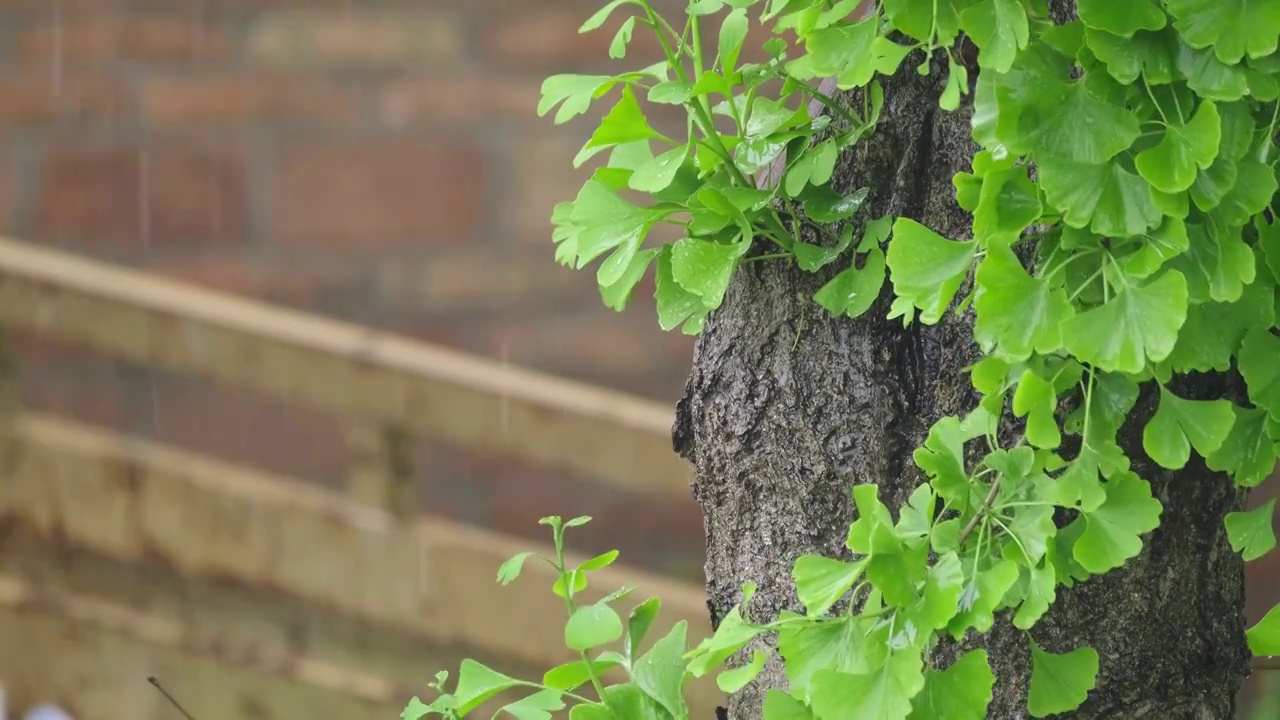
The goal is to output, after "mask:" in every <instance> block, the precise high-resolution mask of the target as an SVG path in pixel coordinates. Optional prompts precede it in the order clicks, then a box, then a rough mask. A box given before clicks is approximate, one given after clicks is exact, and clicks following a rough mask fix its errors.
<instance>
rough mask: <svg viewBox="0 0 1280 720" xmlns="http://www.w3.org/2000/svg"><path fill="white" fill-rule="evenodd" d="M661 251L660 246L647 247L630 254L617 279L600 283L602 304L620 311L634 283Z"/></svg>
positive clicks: (637, 281) (629, 295)
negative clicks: (607, 282)
mask: <svg viewBox="0 0 1280 720" xmlns="http://www.w3.org/2000/svg"><path fill="white" fill-rule="evenodd" d="M660 252H662V249H661V248H649V249H648V250H640V251H637V252H636V253H635V254H634V255H632V256H631V261H630V262H629V263H628V264H627V267H626V269H624V270H623V271H622V272H621V273H620V274H619V275H618V279H617V280H615V281H613V282H612V283H610V284H606V285H600V298H601V299H602V300H603V301H604V304H605V305H606V306H608V307H610V308H612V309H614V310H617V311H619V312H621V311H622V310H623V309H625V308H626V307H627V302H628V301H629V300H630V299H631V293H632V292H634V291H635V289H636V285H637V284H638V283H639V282H640V280H641V279H643V278H644V274H645V272H647V271H648V270H649V265H650V263H652V262H653V259H654V258H656V257H658V253H660Z"/></svg>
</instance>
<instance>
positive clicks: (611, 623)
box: [564, 603, 622, 650]
mask: <svg viewBox="0 0 1280 720" xmlns="http://www.w3.org/2000/svg"><path fill="white" fill-rule="evenodd" d="M620 637H622V619H621V618H619V617H618V613H617V612H616V611H614V609H613V608H611V607H609V606H608V605H606V604H604V603H594V604H592V605H583V606H581V607H579V608H578V609H577V610H575V611H574V613H573V615H571V616H570V617H569V622H568V623H566V624H565V626H564V644H565V646H566V647H568V648H569V649H570V650H590V649H591V648H594V647H599V646H601V645H604V644H606V643H611V642H613V641H614V640H617V639H618V638H620Z"/></svg>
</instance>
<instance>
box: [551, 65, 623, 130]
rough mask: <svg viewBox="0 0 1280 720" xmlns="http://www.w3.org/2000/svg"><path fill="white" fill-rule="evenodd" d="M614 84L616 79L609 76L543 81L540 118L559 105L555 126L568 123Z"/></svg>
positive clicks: (563, 76)
mask: <svg viewBox="0 0 1280 720" xmlns="http://www.w3.org/2000/svg"><path fill="white" fill-rule="evenodd" d="M613 82H614V79H613V78H612V77H610V76H608V75H568V74H566V75H552V76H551V77H549V78H547V79H546V80H543V81H542V99H541V100H540V101H539V102H538V117H543V116H545V115H546V114H547V113H548V112H550V111H551V109H552V108H554V107H555V106H557V105H559V106H560V110H559V111H557V112H556V116H555V124H557V125H560V124H562V123H566V122H568V121H569V120H571V119H573V118H575V117H577V116H579V115H581V114H582V113H584V112H586V111H587V109H588V108H590V107H591V101H592V100H593V99H594V98H595V97H596V95H597V93H598V92H599V91H600V90H601V89H602V88H605V87H608V86H609V85H611V84H612V83H613Z"/></svg>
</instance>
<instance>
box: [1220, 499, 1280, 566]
mask: <svg viewBox="0 0 1280 720" xmlns="http://www.w3.org/2000/svg"><path fill="white" fill-rule="evenodd" d="M1275 511H1276V499H1275V498H1271V499H1270V500H1268V501H1267V502H1266V503H1265V504H1263V505H1259V506H1258V507H1256V508H1254V509H1252V510H1248V511H1245V512H1230V513H1227V516H1226V517H1225V518H1224V520H1223V523H1224V524H1225V525H1226V528H1227V540H1228V541H1230V542H1231V549H1232V550H1235V551H1236V552H1238V553H1240V556H1241V557H1243V558H1244V560H1245V562H1249V561H1251V560H1257V559H1258V558H1260V557H1262V556H1263V555H1266V554H1267V553H1269V552H1271V549H1272V548H1274V547H1275V546H1276V533H1275V527H1274V518H1275Z"/></svg>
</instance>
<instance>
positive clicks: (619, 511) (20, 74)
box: [0, 0, 1280, 617]
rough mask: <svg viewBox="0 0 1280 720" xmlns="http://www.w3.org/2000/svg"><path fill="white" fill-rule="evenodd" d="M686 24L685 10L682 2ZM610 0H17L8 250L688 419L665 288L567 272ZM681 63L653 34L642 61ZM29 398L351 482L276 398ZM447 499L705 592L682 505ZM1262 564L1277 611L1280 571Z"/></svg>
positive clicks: (25, 362) (42, 375)
mask: <svg viewBox="0 0 1280 720" xmlns="http://www.w3.org/2000/svg"><path fill="white" fill-rule="evenodd" d="M664 2H665V4H667V5H672V6H674V5H675V4H678V0H664ZM598 6H599V0H540V1H539V2H530V1H529V0H453V1H450V2H446V1H444V0H435V1H434V2H433V1H430V0H0V231H3V232H4V233H6V234H9V235H14V236H17V237H20V238H25V239H30V240H35V241H39V242H42V243H47V244H49V245H52V246H57V247H63V248H67V249H70V250H74V251H76V252H80V253H84V254H87V255H91V256H95V257H100V258H104V259H109V260H112V261H115V262H120V263H126V264H129V265H133V266H136V267H140V268H144V269H147V270H152V271H156V272H160V273H165V274H168V275H171V276H175V277H180V278H185V279H188V280H191V281H194V282H197V283H200V284H204V285H208V286H212V287H215V288H220V289H223V290H229V291H232V292H237V293H242V294H245V295H249V296H253V297H258V298H262V299H265V300H268V301H271V302H276V303H282V304H285V305H289V306H293V307H298V308H304V309H307V310H310V311H315V312H320V313H323V314H326V315H331V316H335V317H339V318H343V319H347V320H353V321H357V322H361V323H366V324H369V325H374V326H377V327H381V328H384V329H387V330H392V331H395V332H400V333H405V334H408V335H412V336H415V337H419V338H422V339H425V340H429V341H432V342H439V343H444V344H447V345H451V346H454V347H458V348H462V349H465V350H468V351H471V352H475V353H479V354H482V355H487V356H490V357H495V358H501V359H505V360H508V361H510V362H511V363H513V364H519V365H525V366H530V367H534V368H537V369H541V370H545V371H550V372H553V373H557V374H561V375H567V376H570V377H575V378H578V379H581V380H585V381H588V382H594V383H600V384H604V385H609V386H613V387H618V388H622V389H625V390H629V391H632V392H637V393H641V394H644V395H648V396H650V397H654V398H657V399H661V400H664V401H673V400H674V399H675V398H676V397H678V395H679V391H680V387H681V383H682V381H683V378H684V375H685V373H686V370H687V367H688V363H689V353H690V348H691V343H690V341H689V340H688V339H687V338H684V337H682V336H680V335H673V334H667V333H662V332H661V331H660V330H659V329H658V327H657V323H656V319H655V317H654V314H653V310H652V304H651V300H650V299H649V297H648V293H646V292H645V291H644V290H643V289H642V290H641V291H640V292H639V297H638V299H637V301H636V302H635V306H634V307H633V308H632V309H631V310H629V311H628V312H626V313H624V314H622V315H617V314H614V313H612V312H611V311H608V310H606V309H605V308H603V306H602V305H601V304H600V302H599V299H598V296H597V294H596V290H595V287H594V277H593V274H592V273H590V272H575V271H572V270H568V269H565V268H561V267H559V266H557V265H555V264H554V263H553V261H552V245H551V243H550V239H549V235H550V223H549V220H548V218H549V215H550V212H551V207H552V205H553V204H554V203H556V202H558V201H560V200H564V199H569V198H571V197H572V195H573V194H574V193H575V192H576V189H577V187H578V185H579V184H580V182H581V180H582V175H581V173H578V172H575V171H574V170H573V169H572V167H571V165H570V159H571V158H572V156H573V155H574V153H575V152H576V150H577V148H578V147H579V146H580V144H581V142H582V139H583V138H584V137H585V133H586V132H589V129H590V128H589V126H587V125H586V124H584V123H575V124H571V125H570V126H568V127H567V128H556V127H555V126H553V125H552V124H551V123H550V121H549V120H543V119H539V118H537V117H536V116H535V114H534V107H535V106H536V104H537V99H538V88H539V85H540V83H541V81H542V79H543V78H544V77H545V76H546V75H547V74H550V73H554V72H566V71H593V70H597V69H600V68H602V67H605V66H607V65H608V63H609V60H608V57H607V52H606V48H607V45H608V42H609V38H610V36H609V33H607V32H605V33H599V34H592V35H587V36H580V35H578V34H577V33H576V28H577V26H578V25H579V24H580V23H581V21H582V19H584V18H585V17H587V16H588V15H589V14H590V13H591V12H592V11H593V10H594V9H595V8H596V7H598ZM656 54H657V51H656V49H655V48H654V47H652V45H651V44H647V43H646V42H645V41H644V39H643V36H642V34H641V33H637V42H636V43H635V45H634V46H633V55H634V56H635V57H634V58H633V60H634V62H635V64H636V65H637V66H639V65H642V64H647V62H649V61H652V60H653V59H655V58H656ZM16 345H17V350H18V355H19V359H20V361H21V362H22V367H23V393H24V398H25V400H26V402H27V403H28V404H30V405H32V406H35V407H38V408H47V409H53V410H57V411H59V412H62V413H65V414H70V415H73V416H77V417H80V418H83V419H86V420H89V421H92V422H95V423H99V424H105V425H108V426H111V427H115V428H121V429H128V430H132V431H136V432H139V433H142V434H146V435H150V436H153V437H156V438H158V439H160V440H163V441H165V442H172V443H176V444H180V445H183V446H187V447H191V448H194V449H197V450H201V451H205V452H210V453H213V454H215V455H219V456H222V457H227V458H230V459H233V460H238V461H242V462H250V463H255V464H258V465H262V466H265V467H268V468H270V469H275V470H281V471H286V472H291V473H296V474H299V475H302V476H305V477H309V478H313V479H315V480H316V481H318V482H323V483H329V484H332V483H336V481H337V479H338V477H339V474H340V472H341V467H340V458H341V452H340V447H339V443H338V441H337V439H338V437H339V435H338V428H337V427H336V426H335V425H334V424H333V423H332V422H331V421H330V420H329V419H327V418H324V417H318V416H313V415H310V414H306V413H301V412H298V411H296V410H294V409H291V408H288V407H284V406H281V405H279V404H277V403H273V402H271V401H269V400H267V399H264V398H259V397H254V396H252V395H251V394H247V393H242V392H230V391H228V390H226V389H224V388H215V387H210V386H208V385H204V384H200V383H193V382H189V381H185V380H183V379H180V378H172V377H168V376H164V375H162V374H159V373H155V372H152V371H149V370H147V369H144V368H136V367H131V366H128V365H125V364H121V363H109V362H104V361H102V360H101V359H96V358H92V357H88V356H86V355H84V354H83V353H78V352H74V351H72V350H70V349H67V348H60V347H57V346H55V345H52V344H50V343H47V342H35V341H33V340H32V339H30V338H17V339H16ZM419 460H420V466H421V468H422V474H423V494H424V502H425V503H426V505H427V506H428V507H429V508H430V509H431V510H433V511H435V512H442V513H445V514H448V515H452V516H455V517H461V518H464V519H467V520H470V521H473V522H478V523H483V524H487V525H491V526H495V527H499V528H501V529H504V530H507V531H510V532H521V533H525V532H530V531H531V532H534V533H536V532H537V531H538V528H536V527H535V526H534V522H535V521H536V519H537V518H538V517H539V516H540V515H541V514H546V513H551V512H560V513H563V514H576V513H578V512H590V513H592V514H595V515H597V516H599V517H600V519H601V521H602V522H601V523H600V524H599V525H598V526H595V527H593V528H592V529H591V530H590V531H589V532H588V533H587V534H586V536H585V538H584V540H585V543H586V545H587V547H588V548H590V549H599V548H604V547H609V546H614V545H620V546H621V547H622V549H623V552H624V557H627V558H628V559H630V560H632V561H638V562H640V563H641V564H648V565H651V566H654V567H660V568H663V569H668V570H674V571H678V572H681V573H684V574H686V575H688V576H690V577H694V576H696V575H697V573H698V565H699V563H700V561H699V560H698V555H699V548H700V543H701V539H702V538H701V524H700V520H699V517H698V514H697V512H696V507H695V506H693V503H692V502H691V501H690V502H688V503H684V504H682V505H680V506H679V507H654V506H651V505H650V506H645V505H643V504H638V503H639V501H638V500H637V499H635V498H628V497H619V496H617V495H616V494H612V493H603V492H599V491H591V490H590V489H589V488H588V487H587V486H585V485H581V484H576V483H574V482H572V481H569V480H564V479H563V478H560V477H559V476H556V475H554V474H552V473H548V472H546V471H541V472H540V471H537V470H536V469H533V468H525V467H520V466H518V465H515V464H513V463H510V462H507V461H504V460H502V459H501V458H485V457H474V456H468V455H466V454H464V453H459V452H457V451H455V450H452V449H451V448H448V447H445V446H441V445H438V444H428V443H423V445H422V447H421V448H420V452H419ZM1262 562H1264V563H1268V562H1269V563H1270V565H1265V566H1264V565H1257V566H1256V570H1254V572H1255V573H1256V575H1255V577H1256V578H1258V580H1257V583H1258V584H1257V585H1256V588H1255V590H1256V591H1255V592H1254V594H1253V599H1252V602H1251V610H1250V612H1251V615H1254V616H1255V617H1256V616H1257V614H1258V613H1259V612H1260V611H1261V610H1262V609H1264V607H1265V606H1267V605H1269V604H1270V601H1271V600H1270V598H1274V597H1280V593H1277V592H1271V591H1270V589H1265V588H1264V589H1257V588H1262V585H1261V583H1262V582H1263V580H1262V578H1266V577H1276V576H1277V570H1280V557H1278V556H1273V557H1271V558H1269V559H1268V560H1266V561H1262Z"/></svg>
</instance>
